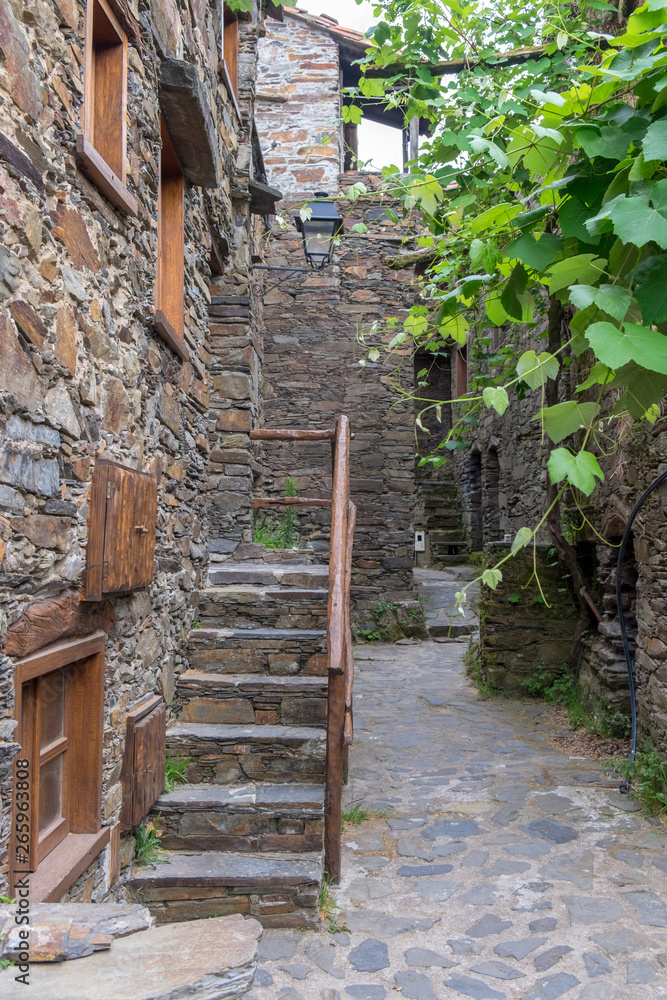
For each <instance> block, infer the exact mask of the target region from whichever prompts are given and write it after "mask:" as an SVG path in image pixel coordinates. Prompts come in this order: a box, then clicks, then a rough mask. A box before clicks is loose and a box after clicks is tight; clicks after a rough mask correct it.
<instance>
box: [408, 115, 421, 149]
mask: <svg viewBox="0 0 667 1000" xmlns="http://www.w3.org/2000/svg"><path fill="white" fill-rule="evenodd" d="M418 158H419V118H418V117H417V115H415V117H414V118H411V119H410V159H411V160H417V159H418Z"/></svg>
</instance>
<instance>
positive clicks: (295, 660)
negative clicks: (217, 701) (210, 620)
mask: <svg viewBox="0 0 667 1000" xmlns="http://www.w3.org/2000/svg"><path fill="white" fill-rule="evenodd" d="M326 635H327V633H326V629H324V628H321V629H273V628H197V629H192V631H191V632H190V635H189V638H188V659H189V661H190V667H191V668H192V669H194V670H201V671H203V672H204V673H218V674H270V675H272V676H280V675H289V674H304V673H305V674H311V675H318V674H319V675H320V676H322V675H324V674H326V662H325V660H326V657H325V656H323V654H324V652H325V650H326Z"/></svg>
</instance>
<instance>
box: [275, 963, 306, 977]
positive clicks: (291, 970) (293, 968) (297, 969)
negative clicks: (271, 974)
mask: <svg viewBox="0 0 667 1000" xmlns="http://www.w3.org/2000/svg"><path fill="white" fill-rule="evenodd" d="M278 968H279V969H280V970H281V971H282V972H286V973H287V975H288V976H291V977H292V979H299V980H303V979H305V978H306V977H307V976H308V974H309V973H311V972H312V971H313V970H312V969H311V967H310V966H309V965H302V964H301V962H294V963H293V964H291V965H279V966H278Z"/></svg>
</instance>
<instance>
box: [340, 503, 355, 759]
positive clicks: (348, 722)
mask: <svg viewBox="0 0 667 1000" xmlns="http://www.w3.org/2000/svg"><path fill="white" fill-rule="evenodd" d="M356 523H357V508H356V507H355V505H354V504H353V503H352V501H350V502H349V504H348V515H347V537H346V539H345V725H344V727H343V745H344V746H346V747H349V746H351V745H352V739H353V725H352V688H353V687H354V649H353V648H352V622H351V620H350V619H351V607H350V591H351V589H352V549H353V548H354V529H355V526H356Z"/></svg>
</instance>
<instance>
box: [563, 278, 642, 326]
mask: <svg viewBox="0 0 667 1000" xmlns="http://www.w3.org/2000/svg"><path fill="white" fill-rule="evenodd" d="M570 302H571V303H572V304H573V305H575V306H576V307H577V309H585V308H586V307H587V306H590V305H592V304H593V303H594V304H595V305H596V306H597V307H598V309H601V310H602V311H603V312H606V313H608V314H609V315H610V316H613V318H614V319H617V320H618V321H619V323H620V322H621V320H624V319H625V317H626V316H627V313H628V309H629V308H630V303H631V302H632V296H631V295H630V292H629V291H628V290H627V288H623V286H622V285H600V287H599V288H594V287H593V285H572V286H571V287H570Z"/></svg>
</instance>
